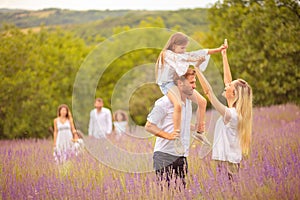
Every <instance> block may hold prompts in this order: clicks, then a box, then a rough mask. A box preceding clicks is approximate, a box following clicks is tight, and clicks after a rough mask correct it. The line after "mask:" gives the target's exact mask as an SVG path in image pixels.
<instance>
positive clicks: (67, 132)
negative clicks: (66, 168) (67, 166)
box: [53, 104, 76, 162]
mask: <svg viewBox="0 0 300 200" xmlns="http://www.w3.org/2000/svg"><path fill="white" fill-rule="evenodd" d="M75 133H76V129H75V126H74V123H73V118H72V114H71V112H70V109H69V108H68V106H67V105H65V104H62V105H60V106H59V107H58V109H57V118H55V119H54V132H53V136H54V143H53V146H54V158H55V160H56V161H57V162H63V161H65V160H66V159H67V158H68V157H69V156H71V154H72V149H73V142H72V139H73V135H74V134H75Z"/></svg>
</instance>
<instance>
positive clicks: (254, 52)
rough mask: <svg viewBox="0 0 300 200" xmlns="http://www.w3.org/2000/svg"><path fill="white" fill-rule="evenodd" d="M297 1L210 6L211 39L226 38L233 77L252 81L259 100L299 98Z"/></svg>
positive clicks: (228, 1)
mask: <svg viewBox="0 0 300 200" xmlns="http://www.w3.org/2000/svg"><path fill="white" fill-rule="evenodd" d="M299 7H300V5H299V3H297V1H295V0H251V1H245V0H225V1H224V2H223V3H221V2H218V3H216V4H215V5H214V6H213V7H212V8H211V9H209V20H210V26H211V35H212V37H213V38H214V39H213V41H218V42H219V39H220V38H222V39H224V38H227V39H228V41H229V49H228V54H229V61H230V64H231V67H232V71H233V77H235V78H237V77H241V78H244V79H245V80H247V81H248V82H249V83H250V84H251V85H252V87H253V91H254V99H255V104H256V105H272V104H282V103H286V102H295V103H297V104H299V103H300V98H299V95H298V91H299V90H300V83H299V80H300V79H299V78H300V73H299V70H298V68H299V63H300V57H299V55H300V43H299V35H300V23H299V19H300V17H299V16H300V15H299V13H300V11H299V10H300V8H299ZM216 45H217V44H216ZM219 63H220V62H219ZM220 66H221V65H220Z"/></svg>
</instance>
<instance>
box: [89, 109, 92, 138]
mask: <svg viewBox="0 0 300 200" xmlns="http://www.w3.org/2000/svg"><path fill="white" fill-rule="evenodd" d="M92 114H93V111H91V112H90V121H89V136H92V135H93V119H92V117H93V116H92Z"/></svg>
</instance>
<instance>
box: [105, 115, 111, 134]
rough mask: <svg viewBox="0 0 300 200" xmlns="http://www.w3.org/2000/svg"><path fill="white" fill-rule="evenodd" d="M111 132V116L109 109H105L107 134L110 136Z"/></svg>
mask: <svg viewBox="0 0 300 200" xmlns="http://www.w3.org/2000/svg"><path fill="white" fill-rule="evenodd" d="M111 132H112V116H111V112H110V110H109V109H107V133H106V134H110V133H111Z"/></svg>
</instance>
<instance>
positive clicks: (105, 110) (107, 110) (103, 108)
mask: <svg viewBox="0 0 300 200" xmlns="http://www.w3.org/2000/svg"><path fill="white" fill-rule="evenodd" d="M102 110H103V111H104V112H107V113H108V112H109V113H110V110H109V109H108V108H105V107H102Z"/></svg>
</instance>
